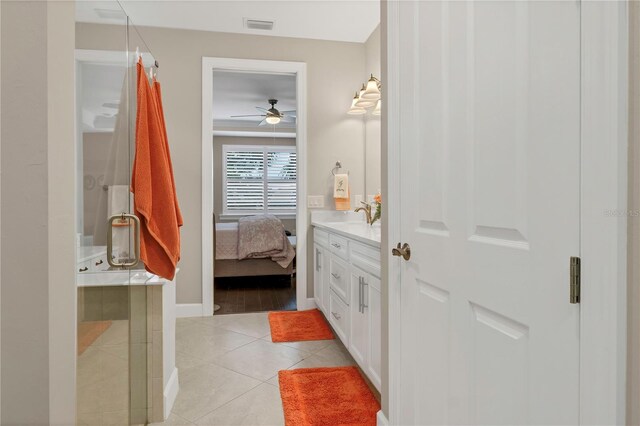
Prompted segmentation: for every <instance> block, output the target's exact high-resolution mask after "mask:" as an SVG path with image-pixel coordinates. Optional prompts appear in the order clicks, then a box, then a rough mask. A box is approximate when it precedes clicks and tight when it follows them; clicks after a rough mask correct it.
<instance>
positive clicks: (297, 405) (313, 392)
mask: <svg viewBox="0 0 640 426" xmlns="http://www.w3.org/2000/svg"><path fill="white" fill-rule="evenodd" d="M278 378H279V381H280V395H281V396H282V406H283V408H284V419H285V423H286V425H287V426H302V425H305V426H306V425H363V426H364V425H375V424H376V414H377V412H378V411H379V410H380V404H379V403H378V401H376V399H375V397H374V396H373V393H372V392H371V390H370V389H369V387H368V386H367V384H366V383H365V381H364V379H363V378H362V376H360V372H359V371H358V368H357V367H332V368H300V369H297V370H283V371H280V372H278Z"/></svg>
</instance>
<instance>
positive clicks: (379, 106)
mask: <svg viewBox="0 0 640 426" xmlns="http://www.w3.org/2000/svg"><path fill="white" fill-rule="evenodd" d="M371 114H373V115H382V100H380V99H378V103H377V104H376V108H375V109H374V110H373V112H372V113H371Z"/></svg>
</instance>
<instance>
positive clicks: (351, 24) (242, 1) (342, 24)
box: [76, 0, 380, 43]
mask: <svg viewBox="0 0 640 426" xmlns="http://www.w3.org/2000/svg"><path fill="white" fill-rule="evenodd" d="M101 3H102V4H101ZM109 3H115V1H113V2H111V1H103V2H93V1H79V2H78V3H77V4H78V5H77V9H76V10H77V12H76V15H77V20H78V21H82V22H100V23H104V22H105V21H106V20H105V19H104V18H100V17H99V16H97V14H96V12H95V9H96V8H100V9H107V8H111V9H114V8H118V7H117V5H116V6H111V7H109V6H108V4H109ZM121 4H122V7H123V8H124V9H125V11H126V12H127V14H128V15H129V16H130V17H131V19H132V21H133V22H134V24H135V25H139V26H152V27H166V28H183V29H190V30H201V31H219V32H228V33H240V34H259V35H270V36H277V37H297V38H310V39H318V40H335V41H350V42H357V43H363V42H365V41H366V40H367V38H368V37H369V35H371V33H372V32H373V30H375V28H376V27H377V25H378V23H379V22H380V2H379V1H378V0H342V1H336V0H263V1H252V0H235V1H230V0H209V1H186V0H173V1H171V0H121ZM245 18H248V19H256V20H266V21H275V25H274V27H273V30H272V31H264V30H250V29H247V28H245V27H244V20H245ZM113 20H114V21H118V17H117V16H115V17H114V18H113ZM120 20H121V18H120Z"/></svg>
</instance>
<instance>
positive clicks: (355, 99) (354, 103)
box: [347, 92, 367, 115]
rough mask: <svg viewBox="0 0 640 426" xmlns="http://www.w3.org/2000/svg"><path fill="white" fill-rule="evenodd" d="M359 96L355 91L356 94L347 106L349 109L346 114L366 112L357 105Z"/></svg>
mask: <svg viewBox="0 0 640 426" xmlns="http://www.w3.org/2000/svg"><path fill="white" fill-rule="evenodd" d="M359 98H360V96H359V95H358V92H356V94H355V95H354V97H353V101H351V108H349V111H347V114H350V115H362V114H366V113H367V110H366V109H364V108H362V107H360V106H358V105H357V104H358V100H359Z"/></svg>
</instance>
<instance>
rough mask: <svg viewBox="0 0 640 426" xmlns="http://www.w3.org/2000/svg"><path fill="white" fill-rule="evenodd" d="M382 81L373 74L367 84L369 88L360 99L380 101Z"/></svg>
mask: <svg viewBox="0 0 640 426" xmlns="http://www.w3.org/2000/svg"><path fill="white" fill-rule="evenodd" d="M380 86H381V85H380V80H378V79H377V78H375V77H374V76H373V74H371V78H370V79H369V81H368V82H367V87H366V89H365V91H364V93H363V94H361V95H360V98H362V99H366V100H370V101H377V100H379V99H380Z"/></svg>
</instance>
